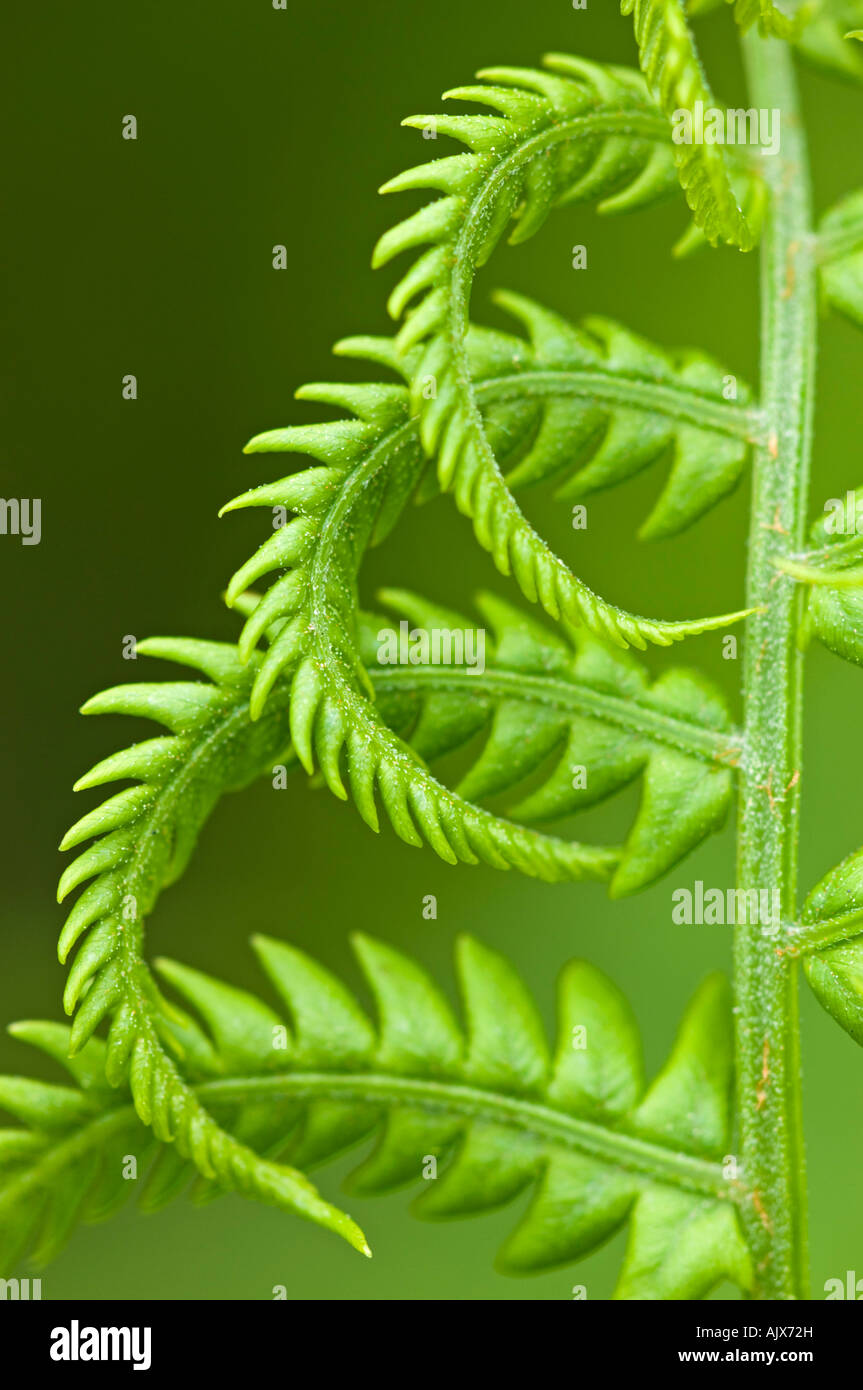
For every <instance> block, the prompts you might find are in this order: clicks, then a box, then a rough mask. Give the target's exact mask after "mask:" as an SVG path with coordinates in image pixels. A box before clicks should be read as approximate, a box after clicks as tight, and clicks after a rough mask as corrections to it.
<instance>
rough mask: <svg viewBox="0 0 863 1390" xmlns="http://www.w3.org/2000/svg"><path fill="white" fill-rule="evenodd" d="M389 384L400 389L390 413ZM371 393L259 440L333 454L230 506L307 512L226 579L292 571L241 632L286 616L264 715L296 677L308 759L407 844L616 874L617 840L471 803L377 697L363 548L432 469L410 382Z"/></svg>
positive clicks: (349, 396)
mask: <svg viewBox="0 0 863 1390" xmlns="http://www.w3.org/2000/svg"><path fill="white" fill-rule="evenodd" d="M348 350H349V351H359V350H362V351H363V352H367V351H369V347H368V343H367V341H363V340H361V348H360V347H358V346H357V345H356V343H354V344H352V345H351V344H349V345H348ZM368 390H369V388H365V387H344V386H330V385H327V386H316V387H313V388H305V389H304V391H303V392H302V393H301V394H302V395H303V396H305V397H307V398H313V399H316V400H328V401H330V402H332V403H334V404H342V405H349V404H350V405H353V406H354V408H358V409H360V410H364V411H366V413H367V415H368V408H367V405H366V401H367V399H368V396H367V392H368ZM384 391H388V392H389V393H391V394H389V395H387V396H386V407H385V411H384V414H383V415H381V414H380V411H379V401H380V398H381V397H380V393H381V392H384ZM373 396H374V401H375V410H376V412H378V413H377V415H376V418H375V419H374V420H373V419H370V418H366V419H362V418H359V419H355V420H352V421H335V422H332V423H331V424H327V425H319V426H312V427H302V426H300V427H297V428H295V429H287V430H279V431H273V432H271V433H269V434H266V435H262V436H259V437H258V438H257V439H255V440H253V441H252V444H251V445H250V446H249V447H250V449H252V450H253V451H257V450H259V449H280V450H286V451H289V452H290V451H294V450H296V451H298V452H303V453H311V454H312V455H313V456H314V457H316V458H319V459H320V460H321V461H322V463H323V465H324V466H323V467H317V468H316V467H312V468H308V469H306V470H305V471H303V472H300V473H295V474H292V475H290V476H289V477H287V478H284V479H282V480H281V481H280V482H276V483H271V484H266V485H265V486H263V487H261V488H256V489H253V490H252V491H251V492H248V493H244V494H243V495H242V496H241V497H239V498H237V499H236V500H235V501H234V502H232V503H230V504H229V505H228V508H226V510H231V509H233V508H236V507H247V506H263V507H268V508H272V507H280V508H282V509H285V510H286V511H287V510H290V511H292V512H293V513H294V514H295V515H294V518H293V520H291V521H289V522H287V523H286V524H285V525H284V526H282V527H281V528H280V529H279V530H277V532H276V533H275V535H274V536H273V537H271V538H270V540H268V541H266V542H265V543H264V545H262V546H261V547H260V549H259V550H258V551H257V553H256V554H255V555H254V556H253V557H252V559H251V560H250V561H249V562H248V563H247V564H246V565H244V566H243V567H242V568H241V569H240V570H239V571H238V572H237V573H236V574H235V575H234V577H233V579H232V580H231V582H230V584H229V586H228V591H227V597H228V602H234V601H236V599H237V598H239V597H240V596H241V595H242V594H243V593H244V592H245V590H246V588H247V586H248V585H249V584H252V583H255V582H257V581H258V580H259V579H261V578H263V576H264V575H266V574H269V573H271V572H272V571H274V570H282V571H285V572H284V573H283V574H282V575H281V577H280V578H279V579H277V580H276V582H275V583H274V584H273V585H272V586H271V588H270V589H269V590H268V592H267V594H266V596H265V597H264V599H263V600H262V602H261V603H260V605H259V606H258V607H257V608H256V609H255V611H254V612H253V613H252V615H251V616H250V618H249V619H248V621H247V623H246V626H245V628H244V630H243V635H242V637H241V640H240V653H241V655H243V656H247V655H248V654H249V653H251V652H252V651H253V650H254V645H255V643H256V642H257V641H258V640H259V638H260V637H261V636H262V635H263V634H264V633H265V632H266V631H267V630H268V629H270V628H272V626H273V624H274V623H278V624H279V625H280V627H279V630H278V632H277V634H275V635H274V640H273V642H272V645H271V647H270V649H269V651H268V652H267V655H266V657H265V658H264V659H263V661H262V662H261V665H260V668H259V670H258V671H257V673H256V675H255V680H254V683H253V686H252V697H251V708H252V714H253V717H257V716H258V715H259V714H260V713H261V711H262V710H263V709H264V708H265V705H266V701H267V697H268V694H269V692H270V689H271V687H272V684H273V682H274V681H275V680H276V679H277V678H279V677H280V676H283V675H284V676H285V677H286V678H287V677H288V676H289V677H290V697H289V700H290V713H289V718H290V728H291V737H292V740H293V746H294V749H295V751H296V754H297V756H298V758H299V759H300V762H301V763H302V764H303V766H304V767H305V768H306V769H307V770H308V771H310V772H311V771H313V770H314V768H315V767H316V766H318V767H319V768H320V771H321V773H322V775H323V777H324V779H325V781H326V783H327V785H328V786H329V788H330V790H331V791H333V792H334V793H335V795H336V796H339V797H341V798H342V799H343V800H346V799H348V797H349V795H350V797H351V798H352V799H353V801H354V803H355V804H356V806H357V808H358V810H359V812H360V814H361V816H362V817H363V819H364V820H365V821H366V823H367V824H368V825H370V826H371V827H372V828H373V829H374V830H377V829H378V828H379V823H380V820H379V812H378V804H377V798H378V797H379V798H380V802H381V804H382V806H383V809H384V810H385V812H386V815H387V818H388V819H389V821H390V824H391V825H392V827H393V829H394V830H395V831H396V834H398V835H399V836H400V837H401V838H402V839H403V840H405V841H406V842H407V843H408V844H412V845H422V844H429V845H431V847H432V848H433V849H434V850H435V851H436V853H437V854H439V855H440V856H441V858H443V859H445V860H447V862H449V863H453V864H454V863H457V862H459V861H461V862H462V863H471V864H473V863H477V862H478V861H482V862H484V863H487V864H491V865H493V866H495V867H498V868H509V867H515V868H518V869H520V870H521V871H522V872H524V873H527V874H531V875H533V876H536V877H540V878H544V879H548V880H562V879H570V880H572V879H580V878H600V879H601V878H606V877H608V875H609V874H610V872H611V871H612V869H613V867H614V864H615V862H616V859H617V854H616V852H615V851H610V850H606V849H598V848H591V847H589V846H584V845H579V844H575V843H572V842H567V841H563V840H559V839H556V838H555V837H551V836H546V835H541V834H539V833H537V832H536V831H533V830H528V829H526V828H524V827H523V826H519V825H516V824H514V823H512V822H508V821H504V820H502V819H501V818H500V817H495V816H492V815H491V814H490V813H489V812H487V811H484V810H482V809H481V808H479V807H476V806H474V805H472V804H471V803H470V802H466V801H464V800H463V799H462V798H461V797H459V796H457V795H455V794H454V793H453V792H451V791H449V790H448V789H447V788H446V787H444V786H443V785H442V784H441V783H440V782H438V781H437V780H436V779H435V778H434V777H432V776H431V774H430V773H429V771H428V769H427V768H426V767H425V765H424V764H423V762H422V760H421V759H420V758H418V757H417V754H416V753H415V752H414V751H413V750H412V749H411V748H410V747H409V746H408V745H407V744H405V743H404V742H403V741H402V740H401V739H399V738H398V737H397V735H396V734H394V733H393V731H392V730H391V729H390V728H389V727H388V726H387V725H386V724H385V722H384V721H383V719H382V718H381V716H380V714H379V712H378V711H377V710H376V709H375V706H374V704H373V702H371V701H370V700H369V698H368V696H369V693H370V686H369V680H368V676H367V674H366V671H365V667H364V666H363V663H362V660H361V657H360V653H359V650H358V646H357V632H356V608H357V601H356V571H357V568H358V566H359V563H360V560H361V558H362V554H363V551H364V548H365V546H366V545H367V544H368V543H369V542H370V541H371V539H373V538H374V537H375V536H376V535H377V534H379V533H380V527H381V514H382V511H384V509H386V510H385V515H386V516H387V517H389V518H391V517H392V516H393V515H395V514H397V510H398V508H400V507H401V506H402V505H403V504H404V501H405V499H406V498H407V497H408V496H409V495H410V493H411V491H412V490H413V488H414V487H415V485H416V481H417V479H418V477H419V476H420V473H421V471H422V467H423V459H422V453H421V451H420V449H419V447H418V444H417V441H416V432H415V429H414V428H413V427H412V426H411V425H410V424H409V423H408V424H406V423H405V418H404V411H405V403H404V392H403V391H399V388H396V387H390V388H383V387H378V388H374V389H373ZM346 439H349V440H350V444H349V446H346V444H345V440H346ZM345 778H347V783H348V786H346V785H345ZM348 788H349V789H350V792H349V790H348Z"/></svg>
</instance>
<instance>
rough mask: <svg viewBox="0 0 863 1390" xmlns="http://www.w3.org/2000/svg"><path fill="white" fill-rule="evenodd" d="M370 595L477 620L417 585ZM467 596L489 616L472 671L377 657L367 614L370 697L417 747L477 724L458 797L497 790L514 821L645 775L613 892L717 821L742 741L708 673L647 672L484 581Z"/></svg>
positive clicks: (564, 810)
mask: <svg viewBox="0 0 863 1390" xmlns="http://www.w3.org/2000/svg"><path fill="white" fill-rule="evenodd" d="M380 598H381V600H382V601H383V602H384V603H385V604H386V605H387V606H388V607H390V608H392V609H393V610H394V611H395V612H396V613H397V615H398V616H399V617H400V618H407V619H408V621H409V622H410V624H411V626H412V627H413V628H414V629H415V630H419V631H422V632H434V631H439V632H440V631H447V630H450V631H451V630H453V629H454V630H455V631H458V632H466V631H469V630H470V629H471V628H472V627H473V624H472V623H471V621H470V620H469V619H468V618H465V617H463V616H462V615H460V614H453V613H451V612H449V611H448V610H447V611H443V610H440V609H437V608H436V607H434V606H433V605H431V604H429V603H427V602H426V601H425V600H423V599H420V598H418V597H417V596H416V595H414V594H408V593H405V592H404V591H401V590H397V591H396V590H387V591H385V592H384V593H383V594H381V595H380ZM477 607H478V608H479V610H480V612H481V614H482V616H483V619H484V620H485V622H486V623H487V624H488V628H489V635H488V637H487V638H486V640H485V643H484V646H485V663H484V670H483V671H482V673H480V672H478V671H477V670H475V669H474V670H471V669H470V668H467V669H465V668H462V669H459V668H457V667H448V666H440V665H438V666H433V667H426V668H425V669H422V668H419V667H417V666H408V667H403V668H400V669H399V668H395V667H391V666H380V665H378V667H377V669H376V670H375V661H376V657H377V648H376V645H375V633H376V632H377V631H378V630H379V629H380V627H381V623H382V622H384V621H386V620H379V621H374V620H372V619H371V617H369V618H368V619H367V622H368V623H369V624H370V626H369V628H368V632H367V635H366V637H365V639H364V645H365V647H366V649H367V652H368V655H367V658H366V659H367V661H368V665H369V671H370V674H371V676H372V681H373V684H374V687H375V691H376V694H377V705H378V709H379V710H380V713H381V715H382V716H383V717H384V718H385V719H386V721H387V723H388V724H389V725H390V726H391V727H393V728H395V729H397V730H398V731H399V733H401V734H402V736H403V737H404V738H405V739H407V740H408V741H409V742H410V744H411V746H412V747H413V748H414V749H415V751H416V752H417V753H418V754H419V755H420V756H421V757H422V758H423V759H425V760H428V761H433V760H434V759H436V758H439V757H441V756H442V755H443V754H445V753H449V752H451V751H452V750H454V749H456V748H459V747H462V746H464V745H466V744H469V743H470V741H471V740H472V739H475V738H477V737H479V736H485V737H484V742H483V744H482V747H481V750H480V751H479V753H478V754H477V756H476V757H475V758H474V759H473V760H472V761H471V764H470V766H469V768H468V769H467V770H466V771H465V772H464V773H463V775H462V779H461V781H460V783H459V785H458V787H457V788H456V790H457V792H458V793H459V794H460V795H461V796H462V797H465V798H467V799H468V800H470V801H478V802H480V803H482V802H483V801H485V800H486V799H488V798H489V797H494V798H495V800H496V803H497V804H501V805H502V807H503V810H504V811H505V813H506V814H507V815H509V816H511V817H512V818H513V819H515V820H517V821H525V820H526V821H528V822H531V821H539V822H545V821H550V820H554V819H558V818H560V817H562V816H567V815H571V814H572V813H573V812H576V811H579V810H582V809H584V808H585V807H588V806H592V805H594V804H596V803H597V802H600V801H602V800H604V799H605V798H606V797H608V796H610V795H612V794H613V793H614V792H616V791H618V790H619V789H620V788H621V787H623V786H626V785H628V784H629V783H630V782H631V781H632V780H633V779H634V778H636V777H638V776H642V775H643V777H644V793H643V798H642V804H641V809H640V811H639V814H638V817H637V819H636V822H635V825H634V826H633V829H632V831H631V832H630V835H629V837H628V839H627V842H626V844H625V846H624V848H623V853H622V857H621V861H620V864H619V866H618V868H617V870H616V872H615V874H614V877H613V879H612V881H611V885H610V890H609V891H610V892H611V895H612V896H613V897H620V896H623V895H624V894H628V893H634V892H637V891H639V890H640V889H641V888H644V887H646V886H647V885H648V884H650V883H652V882H653V881H655V879H657V878H659V877H660V876H661V875H662V874H664V873H665V872H666V871H667V870H668V869H669V868H670V867H671V866H672V865H673V864H675V863H676V862H678V861H679V860H680V859H682V858H683V856H684V855H685V854H687V853H688V852H689V851H690V850H691V849H692V848H694V846H695V845H697V844H699V843H700V842H701V841H702V840H703V839H704V838H705V837H706V836H707V835H709V834H710V833H711V832H712V831H714V830H717V829H719V828H720V826H721V825H722V823H723V822H724V820H725V816H726V814H727V810H728V806H729V804H730V801H731V796H732V791H733V785H732V772H731V770H730V769H731V767H732V766H733V765H735V764H736V763H737V761H738V759H739V756H740V741H739V735H737V733H736V731H734V730H733V729H732V727H731V721H730V719H729V716H728V711H727V709H726V707H725V704H724V701H723V699H722V696H721V695H720V694H719V692H718V691H717V690H716V689H715V687H713V686H712V685H711V684H710V682H709V681H707V680H706V679H705V678H704V677H703V676H701V675H700V674H699V673H697V672H694V671H689V670H673V671H668V672H666V673H665V674H664V675H663V676H662V677H661V678H660V679H659V680H658V681H657V682H655V684H653V685H652V686H651V685H650V683H649V681H648V677H647V673H646V672H645V670H644V668H643V667H642V666H641V664H640V663H638V662H637V661H635V659H634V658H633V657H632V656H631V655H630V654H629V653H628V652H621V651H620V650H619V649H617V648H613V647H609V646H608V645H607V644H605V643H603V642H600V641H599V639H597V638H595V637H593V636H592V635H591V634H590V633H588V632H586V631H585V630H584V629H583V628H580V629H575V630H573V631H572V632H570V633H568V634H567V635H566V636H563V635H557V634H554V633H551V632H549V630H548V629H547V628H546V627H544V626H543V625H541V624H539V623H537V622H536V621H535V620H534V619H533V618H531V617H529V616H527V615H525V614H523V613H521V612H519V611H518V610H517V609H515V608H513V607H511V606H510V605H509V604H508V603H506V602H504V601H503V600H502V599H500V598H497V597H494V596H492V595H489V594H486V595H481V596H480V597H479V598H478V599H477ZM483 634H484V635H485V630H483ZM477 646H478V644H477V643H476V642H475V643H474V648H475V649H477ZM540 772H541V773H542V777H541V780H540V781H539V782H538V783H537V781H536V774H537V773H540Z"/></svg>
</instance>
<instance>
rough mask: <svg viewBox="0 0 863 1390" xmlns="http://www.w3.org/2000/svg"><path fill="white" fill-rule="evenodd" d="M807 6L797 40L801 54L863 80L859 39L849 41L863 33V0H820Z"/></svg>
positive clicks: (846, 75) (835, 71)
mask: <svg viewBox="0 0 863 1390" xmlns="http://www.w3.org/2000/svg"><path fill="white" fill-rule="evenodd" d="M805 9H806V11H807V14H806V15H805V16H804V23H803V25H802V28H801V32H800V33H799V35H798V36H797V38H796V40H795V42H796V47H797V51H798V52H799V53H800V55H801V57H802V58H805V59H806V61H807V62H809V63H812V64H814V66H815V67H819V68H826V69H827V70H828V71H829V72H833V73H838V74H839V76H841V77H847V78H850V79H851V80H852V81H854V82H863V54H861V53H860V51H859V49H858V48H857V46H856V44H855V43H853V42H851V43H849V39H851V40H853V39H856V38H859V37H860V34H859V32H857V31H858V30H860V29H861V26H863V0H820V3H818V4H813V5H809V6H806V7H805ZM849 30H850V31H851V32H849Z"/></svg>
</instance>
